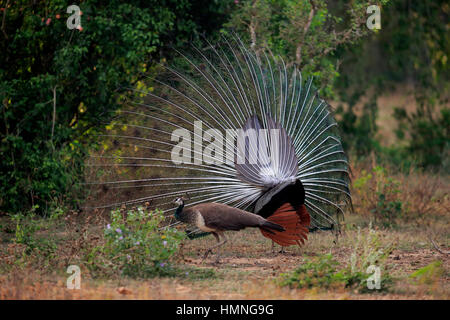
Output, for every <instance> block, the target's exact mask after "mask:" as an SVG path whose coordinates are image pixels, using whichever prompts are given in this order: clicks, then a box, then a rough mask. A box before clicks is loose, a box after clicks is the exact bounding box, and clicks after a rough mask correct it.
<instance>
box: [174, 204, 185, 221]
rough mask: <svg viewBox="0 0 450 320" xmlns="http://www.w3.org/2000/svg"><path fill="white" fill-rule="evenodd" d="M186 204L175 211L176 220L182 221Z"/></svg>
mask: <svg viewBox="0 0 450 320" xmlns="http://www.w3.org/2000/svg"><path fill="white" fill-rule="evenodd" d="M183 208H184V204H182V205H180V206H178V208H177V209H176V210H175V219H177V220H181V212H183Z"/></svg>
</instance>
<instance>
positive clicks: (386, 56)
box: [334, 0, 450, 170]
mask: <svg viewBox="0 0 450 320" xmlns="http://www.w3.org/2000/svg"><path fill="white" fill-rule="evenodd" d="M447 2H448V1H444V0H435V1H420V2H417V3H415V4H414V5H411V2H410V1H408V0H398V1H391V2H389V4H388V5H386V6H383V7H382V11H381V30H379V31H378V32H376V33H372V34H371V35H370V36H369V37H367V38H366V39H365V41H361V42H359V43H358V44H356V45H354V46H351V47H350V46H349V47H347V48H346V49H345V50H341V51H339V52H337V57H338V58H339V60H340V61H341V68H340V76H339V78H337V79H336V81H335V82H334V89H335V91H336V92H337V93H338V95H339V97H340V100H342V101H344V102H346V103H347V104H348V106H349V107H348V108H347V109H346V110H345V111H344V110H343V109H341V110H339V113H341V114H342V121H340V125H341V128H342V131H343V135H342V136H343V139H344V144H345V147H346V148H347V150H348V151H350V152H353V153H355V154H356V155H357V156H366V155H368V154H370V152H372V151H377V152H379V153H380V156H382V157H385V158H387V160H388V161H390V162H394V163H395V164H397V165H399V166H410V165H411V164H413V165H415V164H416V163H418V164H419V165H420V166H422V167H425V168H444V169H446V170H448V160H447V159H448V137H449V134H448V128H449V125H448V108H446V107H441V106H445V105H446V104H448V98H449V95H448V92H450V90H449V86H450V81H449V80H450V79H449V75H450V73H449V72H448V52H449V43H450V41H449V33H448V23H447V21H448V20H449V13H450V7H449V6H448V3H447ZM397 88H400V89H402V90H403V91H406V92H405V93H407V94H409V93H411V94H413V95H414V97H415V99H416V102H417V105H418V106H419V107H418V110H416V111H413V112H410V114H409V115H407V112H406V111H405V110H404V109H400V108H397V109H398V110H396V111H395V113H394V116H395V117H396V118H397V119H398V120H399V123H398V125H399V127H398V129H397V134H398V136H399V137H400V139H401V142H403V143H402V144H401V145H397V146H392V147H391V148H389V149H381V148H379V147H378V145H377V144H378V143H377V141H376V139H377V138H376V133H377V128H376V127H374V126H373V125H371V124H370V123H372V124H374V123H375V121H376V119H377V109H378V105H377V98H378V97H379V96H380V95H382V94H388V93H390V92H391V91H392V89H397ZM359 101H368V103H369V104H370V105H371V108H370V109H366V107H364V108H363V110H362V113H361V114H358V116H357V115H356V113H355V110H354V106H355V104H356V103H357V102H359ZM389 107H392V108H393V107H394V106H389ZM438 108H439V109H441V110H437V109H438ZM442 109H443V110H442ZM439 116H440V118H439V119H438V117H439ZM364 118H369V119H370V121H367V119H364ZM393 130H394V128H393ZM403 145H407V147H406V149H405V148H404V146H403Z"/></svg>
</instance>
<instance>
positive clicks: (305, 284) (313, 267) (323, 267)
mask: <svg viewBox="0 0 450 320" xmlns="http://www.w3.org/2000/svg"><path fill="white" fill-rule="evenodd" d="M338 266H339V263H338V262H337V261H336V260H334V259H333V256H332V255H331V254H326V255H322V256H319V257H318V258H316V259H312V260H311V259H305V261H304V262H303V264H302V265H301V266H300V267H298V268H297V269H295V270H294V271H293V272H292V273H283V274H281V275H280V277H281V279H280V285H281V286H289V287H291V288H313V287H320V288H325V289H328V288H332V287H339V286H341V285H343V284H344V283H343V282H342V279H341V278H340V277H339V276H338V275H337V272H336V268H337V267H338Z"/></svg>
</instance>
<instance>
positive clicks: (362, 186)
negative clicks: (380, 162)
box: [353, 166, 403, 227]
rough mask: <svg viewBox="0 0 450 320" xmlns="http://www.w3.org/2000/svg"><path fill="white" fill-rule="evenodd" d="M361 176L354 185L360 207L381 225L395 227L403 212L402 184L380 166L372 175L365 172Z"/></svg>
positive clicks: (374, 169)
mask: <svg viewBox="0 0 450 320" xmlns="http://www.w3.org/2000/svg"><path fill="white" fill-rule="evenodd" d="M361 174H362V176H361V177H360V178H358V179H356V180H355V181H354V183H353V187H354V189H355V191H356V192H357V193H358V195H359V201H361V203H360V205H361V206H362V207H363V208H367V209H368V210H369V212H370V213H372V214H373V216H374V217H375V221H376V222H378V223H380V224H381V225H383V226H385V227H390V226H392V225H395V223H396V219H397V218H399V217H400V216H401V215H402V212H403V202H402V201H401V192H400V189H399V187H400V182H399V181H397V180H395V179H394V178H392V177H390V176H389V174H388V172H387V170H386V168H383V167H380V166H375V167H374V168H373V169H372V173H368V172H367V171H366V170H363V171H362V172H361Z"/></svg>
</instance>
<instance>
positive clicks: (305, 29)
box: [295, 0, 316, 66]
mask: <svg viewBox="0 0 450 320" xmlns="http://www.w3.org/2000/svg"><path fill="white" fill-rule="evenodd" d="M309 3H310V4H311V11H310V12H309V16H308V21H307V22H306V24H305V26H304V27H303V34H302V39H301V40H300V42H299V44H298V45H297V49H296V50H295V63H296V64H297V65H298V66H300V63H301V61H302V48H303V43H304V41H305V38H306V33H307V32H308V30H309V28H310V27H311V22H312V20H313V18H314V15H315V13H316V5H315V3H314V1H312V0H311V1H310V2H309Z"/></svg>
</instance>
